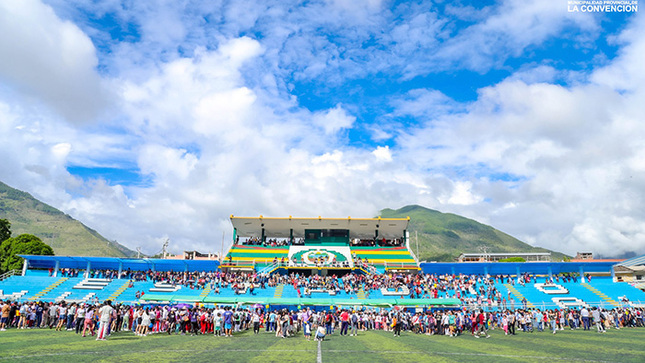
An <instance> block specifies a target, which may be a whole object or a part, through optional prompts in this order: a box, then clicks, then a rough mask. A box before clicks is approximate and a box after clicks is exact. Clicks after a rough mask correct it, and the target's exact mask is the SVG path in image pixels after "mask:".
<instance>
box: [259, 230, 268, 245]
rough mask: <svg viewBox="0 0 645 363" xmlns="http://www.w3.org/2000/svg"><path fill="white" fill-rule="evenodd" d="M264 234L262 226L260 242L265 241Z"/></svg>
mask: <svg viewBox="0 0 645 363" xmlns="http://www.w3.org/2000/svg"><path fill="white" fill-rule="evenodd" d="M266 237H267V236H266V235H265V234H264V227H262V237H261V239H260V242H262V243H265V242H266Z"/></svg>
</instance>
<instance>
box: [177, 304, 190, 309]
mask: <svg viewBox="0 0 645 363" xmlns="http://www.w3.org/2000/svg"><path fill="white" fill-rule="evenodd" d="M175 307H176V308H177V309H183V308H190V307H192V305H190V304H177V305H175Z"/></svg>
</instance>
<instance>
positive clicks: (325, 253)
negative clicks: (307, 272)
mask: <svg viewBox="0 0 645 363" xmlns="http://www.w3.org/2000/svg"><path fill="white" fill-rule="evenodd" d="M293 257H295V258H296V260H297V261H298V262H304V263H306V264H311V265H315V264H316V263H319V264H323V265H329V264H331V263H332V261H334V257H335V258H336V262H345V261H347V258H346V257H345V256H344V255H343V254H342V253H338V252H336V251H329V250H326V249H311V250H304V251H300V252H298V253H295V254H294V255H293Z"/></svg>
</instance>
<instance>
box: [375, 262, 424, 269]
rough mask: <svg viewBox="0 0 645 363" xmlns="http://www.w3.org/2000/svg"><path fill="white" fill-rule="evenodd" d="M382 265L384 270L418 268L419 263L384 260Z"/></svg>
mask: <svg viewBox="0 0 645 363" xmlns="http://www.w3.org/2000/svg"><path fill="white" fill-rule="evenodd" d="M383 265H385V269H386V270H396V269H400V270H418V269H419V265H417V264H414V263H412V262H387V261H384V262H383Z"/></svg>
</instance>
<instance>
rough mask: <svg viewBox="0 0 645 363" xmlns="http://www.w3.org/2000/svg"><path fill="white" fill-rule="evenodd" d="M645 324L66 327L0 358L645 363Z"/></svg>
mask: <svg viewBox="0 0 645 363" xmlns="http://www.w3.org/2000/svg"><path fill="white" fill-rule="evenodd" d="M643 337H645V330H644V329H642V328H641V329H621V330H620V331H618V330H610V331H608V332H607V333H606V334H598V333H595V332H593V331H591V332H589V331H587V332H585V331H580V330H577V331H569V330H565V331H559V332H558V334H556V335H553V334H551V333H547V332H544V333H518V335H517V336H505V335H504V334H503V333H502V332H500V331H499V330H496V331H493V332H491V338H490V339H483V338H482V339H475V338H473V337H472V336H470V335H469V334H468V335H464V336H461V337H457V338H451V337H446V336H426V335H415V334H413V333H406V332H404V333H402V334H401V337H400V338H399V337H396V338H395V337H393V336H392V335H391V334H390V333H387V332H380V331H379V332H375V331H370V332H360V334H359V336H358V337H340V336H338V335H337V334H334V335H332V336H330V337H329V339H327V340H326V341H325V342H323V343H322V344H321V347H320V354H319V353H318V343H316V342H308V341H306V340H305V339H304V338H303V337H302V335H300V336H296V337H293V338H287V339H280V338H276V337H275V336H274V335H273V334H270V333H265V332H263V331H262V332H261V333H260V334H259V335H254V334H253V333H252V332H250V331H248V332H242V333H237V335H236V336H234V337H233V338H220V337H218V338H215V337H213V336H193V337H191V336H183V335H172V336H168V335H163V334H155V335H151V336H148V337H137V336H134V335H133V334H132V333H130V332H126V333H116V334H114V335H113V336H112V337H110V339H109V340H108V341H101V342H99V341H95V340H94V338H91V337H87V338H81V337H80V336H78V335H76V334H74V333H72V332H55V331H51V330H49V329H47V330H20V331H16V330H15V329H12V330H10V331H6V332H1V333H0V362H13V361H20V362H67V363H70V362H90V361H91V362H179V361H181V362H203V361H215V362H259V363H265V362H281V363H286V362H317V361H318V359H320V361H322V362H352V363H360V362H370V363H371V362H423V361H433V362H465V361H466V362H487V363H489V362H547V361H581V362H582V361H587V362H645V350H643V349H642V347H643Z"/></svg>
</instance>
